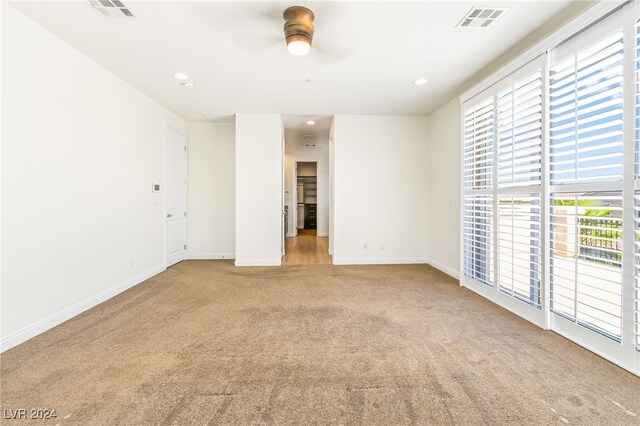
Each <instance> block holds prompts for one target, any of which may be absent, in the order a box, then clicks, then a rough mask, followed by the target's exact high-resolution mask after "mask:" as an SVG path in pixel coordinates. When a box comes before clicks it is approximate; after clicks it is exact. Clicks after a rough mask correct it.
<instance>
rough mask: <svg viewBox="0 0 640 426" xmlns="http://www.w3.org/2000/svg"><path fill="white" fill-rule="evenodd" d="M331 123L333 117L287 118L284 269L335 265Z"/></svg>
mask: <svg viewBox="0 0 640 426" xmlns="http://www.w3.org/2000/svg"><path fill="white" fill-rule="evenodd" d="M331 120H332V117H319V116H313V117H310V116H283V122H284V125H285V188H284V200H285V209H284V211H285V214H286V215H287V217H288V221H287V227H286V238H285V239H286V241H285V255H284V257H283V258H282V264H283V265H305V264H331V263H333V262H332V258H331V256H330V255H329V200H330V186H329V169H330V168H329V133H330V132H329V128H330V124H331ZM309 123H313V124H309Z"/></svg>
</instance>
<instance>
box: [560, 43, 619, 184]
mask: <svg viewBox="0 0 640 426" xmlns="http://www.w3.org/2000/svg"><path fill="white" fill-rule="evenodd" d="M622 39H623V36H622V30H619V31H616V32H615V33H613V34H611V35H609V36H607V37H606V38H604V39H602V40H600V41H598V42H597V43H595V44H593V45H591V46H589V47H588V48H586V49H582V50H579V51H577V52H575V53H574V54H573V55H571V56H569V57H568V58H567V59H564V60H562V61H560V62H559V63H557V64H555V65H553V66H552V68H551V70H550V102H549V104H550V130H551V134H550V141H549V142H550V170H551V184H566V183H578V182H602V181H610V180H621V179H622V166H623V165H622V163H623V161H622V159H623V133H622V130H623V129H622V83H623V81H622V74H623V42H622Z"/></svg>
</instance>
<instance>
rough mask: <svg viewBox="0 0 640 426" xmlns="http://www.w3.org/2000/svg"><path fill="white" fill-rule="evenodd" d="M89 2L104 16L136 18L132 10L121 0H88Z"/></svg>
mask: <svg viewBox="0 0 640 426" xmlns="http://www.w3.org/2000/svg"><path fill="white" fill-rule="evenodd" d="M88 3H89V6H91V8H92V9H93V10H95V11H96V12H97V13H98V15H100V16H102V17H104V18H134V16H133V13H132V12H131V10H129V8H128V7H127V6H125V5H124V3H122V2H121V1H119V0H88Z"/></svg>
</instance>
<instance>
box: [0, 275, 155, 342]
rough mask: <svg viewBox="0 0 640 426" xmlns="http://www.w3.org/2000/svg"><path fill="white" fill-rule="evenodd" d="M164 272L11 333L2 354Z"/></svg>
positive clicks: (139, 278) (137, 278)
mask: <svg viewBox="0 0 640 426" xmlns="http://www.w3.org/2000/svg"><path fill="white" fill-rule="evenodd" d="M164 270H165V267H164V265H158V266H156V267H155V268H151V269H149V270H147V271H145V272H142V273H140V274H138V275H135V276H133V277H131V278H129V279H127V280H125V281H123V282H121V283H120V284H118V285H116V286H114V287H111V288H109V289H107V290H104V291H102V292H100V293H98V294H96V295H95V296H91V297H90V298H88V299H86V300H84V301H82V302H80V303H76V304H75V305H72V306H70V307H68V308H66V309H64V310H62V311H60V312H58V313H55V314H53V315H50V316H48V317H47V318H44V319H42V320H40V321H37V322H36V323H34V324H32V325H29V326H27V327H24V328H22V329H20V330H18V331H16V332H14V333H11V334H10V335H8V336H3V337H2V340H0V352H4V351H6V350H7V349H11V348H13V347H14V346H17V345H19V344H20V343H23V342H26V341H27V340H29V339H31V338H33V337H35V336H37V335H39V334H42V333H44V332H45V331H47V330H50V329H52V328H53V327H56V326H58V325H60V324H62V323H63V322H65V321H68V320H70V319H71V318H73V317H75V316H76V315H79V314H81V313H83V312H85V311H87V310H89V309H91V308H93V307H94V306H97V305H99V304H101V303H103V302H106V301H107V300H109V299H111V298H112V297H114V296H117V295H118V294H120V293H122V292H123V291H126V290H128V289H130V288H131V287H133V286H136V285H138V284H140V283H142V282H144V281H146V280H148V279H149V278H151V277H153V276H154V275H157V274H159V273H160V272H163V271H164Z"/></svg>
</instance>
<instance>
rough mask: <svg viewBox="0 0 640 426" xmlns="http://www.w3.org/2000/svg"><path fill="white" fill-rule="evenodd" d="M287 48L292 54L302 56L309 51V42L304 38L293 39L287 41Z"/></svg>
mask: <svg viewBox="0 0 640 426" xmlns="http://www.w3.org/2000/svg"><path fill="white" fill-rule="evenodd" d="M287 49H288V50H289V53H291V54H292V55H296V56H302V55H306V54H307V53H309V51H310V50H311V44H309V42H308V41H306V40H293V41H291V42H289V43H287Z"/></svg>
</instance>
